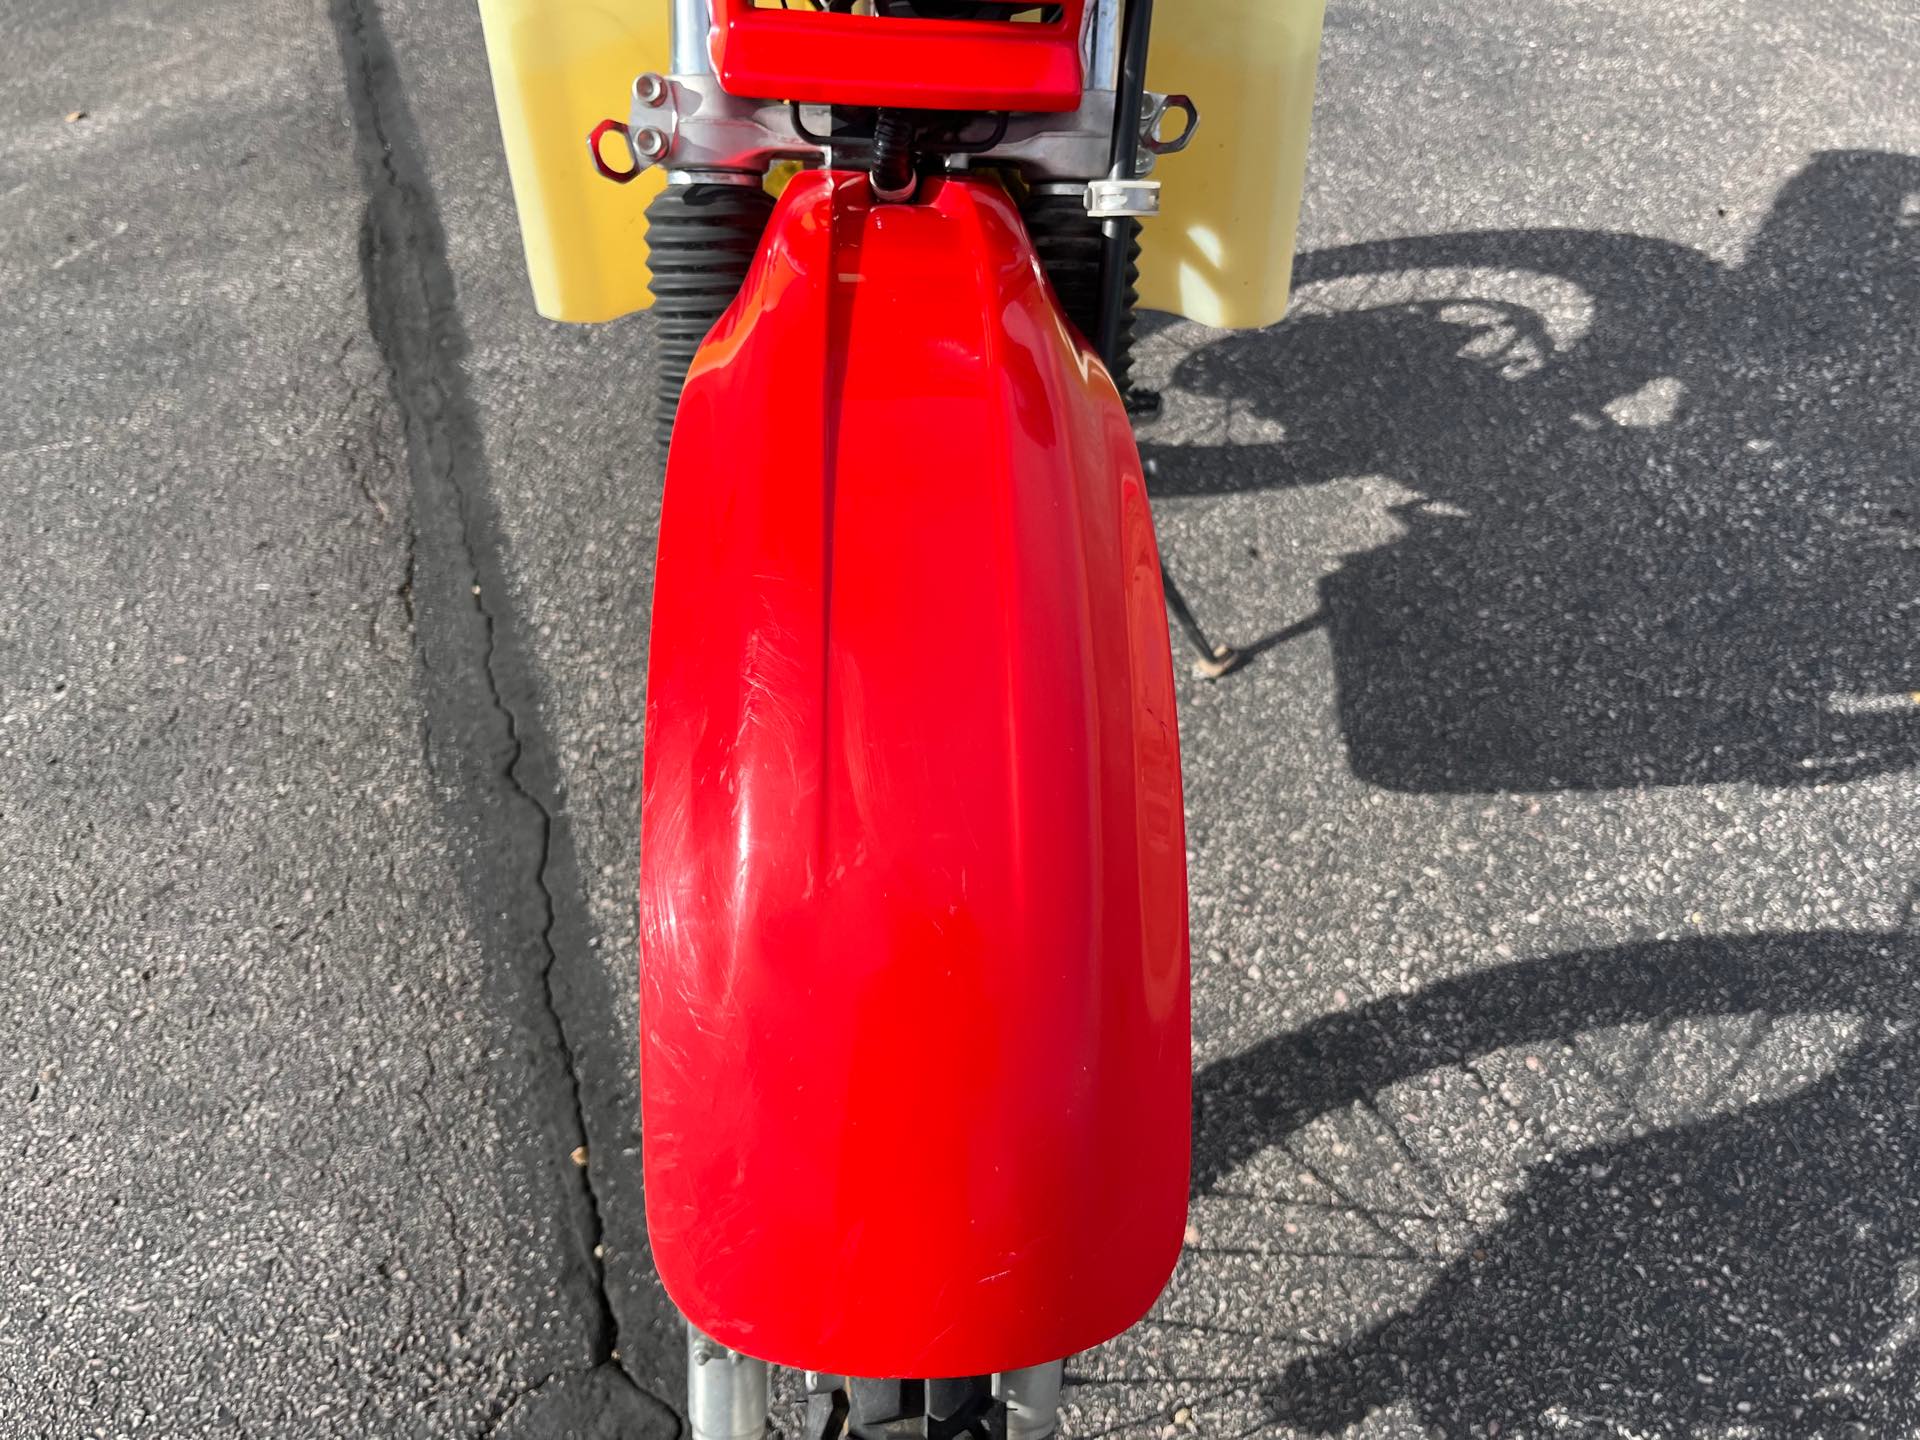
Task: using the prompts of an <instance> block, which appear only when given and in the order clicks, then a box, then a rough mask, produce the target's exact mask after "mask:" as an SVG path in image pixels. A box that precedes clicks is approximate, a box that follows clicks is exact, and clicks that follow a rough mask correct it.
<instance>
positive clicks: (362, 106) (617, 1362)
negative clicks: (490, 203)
mask: <svg viewBox="0 0 1920 1440" xmlns="http://www.w3.org/2000/svg"><path fill="white" fill-rule="evenodd" d="M331 12H332V19H333V23H334V27H335V30H336V32H337V34H338V39H339V44H340V50H341V56H342V61H343V65H344V67H345V72H346V89H347V95H348V99H349V102H350V104H351V109H352V118H353V128H354V134H355V148H356V151H357V158H358V162H359V167H360V171H361V178H362V182H363V185H364V187H365V190H366V194H367V209H366V219H365V224H364V227H363V230H362V237H361V254H360V260H361V270H362V282H363V286H364V289H365V297H366V303H367V312H368V328H369V330H370V332H371V334H372V338H373V341H374V343H375V345H376V347H377V348H378V351H379V354H380V356H381V358H382V361H383V362H384V365H385V368H386V371H387V376H388V381H389V387H390V390H391V393H392V397H393V401H394V403H395V405H396V407H397V409H398V411H399V419H400V423H401V429H402V434H403V437H404V444H403V451H404V456H405V461H406V464H407V467H408V470H409V472H410V475H411V479H412V486H413V491H414V503H413V507H412V513H411V514H410V515H409V517H408V524H407V533H406V536H405V542H406V578H405V580H404V582H403V583H402V585H401V587H400V589H401V598H402V599H403V601H404V603H405V605H406V609H407V616H408V620H409V623H410V625H411V626H412V628H413V630H414V634H415V651H416V654H417V655H418V657H419V662H420V664H421V666H422V668H423V671H425V672H426V674H427V675H428V677H429V680H430V682H431V683H430V690H431V688H432V685H435V684H437V685H439V686H441V687H451V688H454V689H457V688H458V687H460V686H461V685H463V684H471V683H472V682H477V687H476V689H475V692H474V693H472V694H471V695H470V696H468V697H467V699H468V700H469V702H470V703H467V704H465V705H462V704H460V703H458V701H457V699H456V700H454V701H451V702H449V704H450V709H451V712H452V717H453V720H454V721H455V723H453V724H451V725H446V726H445V728H447V729H449V730H451V731H452V732H453V733H451V734H449V735H447V736H444V737H441V736H439V735H438V734H437V732H438V731H439V730H440V729H441V728H442V725H437V724H436V723H435V719H434V717H433V715H432V714H431V713H429V714H427V715H425V716H423V721H422V736H423V745H424V747H425V748H426V749H427V751H428V766H429V774H431V775H435V776H436V779H441V780H444V781H445V783H448V784H452V783H455V777H451V776H447V777H442V776H439V775H438V773H437V768H436V767H435V766H434V765H433V761H432V750H433V746H434V741H435V739H436V738H443V739H444V742H445V743H446V744H447V745H448V746H449V749H450V751H453V750H455V748H456V747H459V748H464V749H465V750H466V751H467V752H468V753H467V754H465V755H464V756H462V757H461V759H462V762H463V763H462V764H461V765H460V766H458V767H450V768H458V769H460V770H462V771H465V770H466V768H467V763H468V762H471V761H472V760H473V759H474V758H475V757H476V756H477V755H480V754H483V753H484V754H488V755H490V756H491V758H493V759H494V761H495V764H494V765H493V766H492V767H491V769H490V770H488V771H487V772H486V774H485V781H484V782H483V783H490V788H491V789H492V790H493V791H494V793H493V794H492V795H480V796H472V797H468V798H469V799H470V801H471V803H472V805H473V809H474V811H475V812H476V815H477V818H476V823H477V824H479V825H481V826H483V827H485V828H486V830H488V831H490V832H492V833H490V834H489V835H487V837H486V838H487V840H488V841H490V842H491V844H492V846H493V847H494V848H495V849H496V850H497V851H498V852H500V854H501V855H503V856H504V857H505V859H506V861H511V862H514V863H511V864H509V863H501V864H499V866H498V869H499V870H500V871H503V872H507V873H505V874H502V875H500V876H499V877H498V879H499V883H500V884H501V885H502V887H503V890H505V891H507V892H510V893H502V894H499V895H493V894H488V895H487V896H486V903H487V904H488V905H489V906H493V905H494V904H496V902H497V903H498V904H499V906H500V907H501V908H508V909H511V908H513V907H516V906H517V907H518V910H519V913H520V914H521V915H522V916H524V917H525V918H526V920H527V922H528V923H527V928H528V930H529V931H531V932H533V933H532V935H531V941H532V944H533V945H534V946H536V947H537V950H536V951H535V954H536V956H537V961H538V978H539V986H538V997H539V999H540V1000H541V1001H543V1002H544V1008H545V1014H544V1016H543V1017H542V1019H543V1020H544V1021H545V1023H546V1027H547V1029H548V1031H549V1038H550V1039H551V1041H552V1044H553V1047H554V1052H555V1054H556V1056H557V1060H558V1064H559V1067H560V1071H561V1075H562V1076H563V1077H564V1088H565V1095H564V1103H563V1104H561V1105H558V1106H556V1108H555V1113H554V1118H553V1120H552V1121H551V1122H550V1123H551V1127H552V1129H553V1130H554V1132H555V1134H554V1139H555V1140H556V1141H557V1142H558V1146H559V1147H560V1149H561V1152H562V1153H566V1152H572V1154H573V1156H574V1163H572V1164H569V1165H567V1166H565V1167H564V1168H566V1169H570V1170H572V1171H574V1173H575V1175H576V1176H577V1185H578V1189H577V1191H576V1194H575V1197H574V1198H575V1203H576V1206H577V1214H576V1215H575V1217H574V1218H575V1231H576V1235H577V1237H578V1240H579V1250H580V1254H579V1255H578V1256H577V1257H576V1261H577V1264H578V1266H579V1269H580V1271H581V1272H582V1273H583V1274H584V1275H585V1277H586V1281H587V1284H586V1289H587V1291H588V1310H589V1313H588V1314H587V1315H586V1316H585V1317H584V1318H585V1321H586V1325H587V1332H588V1335H587V1338H588V1348H589V1357H588V1364H587V1366H586V1367H584V1369H583V1370H580V1371H572V1372H562V1374H560V1375H548V1376H545V1377H543V1378H541V1379H538V1380H536V1381H535V1382H533V1383H532V1384H531V1385H528V1386H523V1387H521V1388H520V1389H518V1390H516V1391H513V1392H510V1394H509V1395H508V1396H506V1397H497V1398H496V1399H495V1400H494V1401H493V1402H492V1404H491V1406H490V1410H491V1415H490V1420H489V1425H488V1429H489V1430H492V1429H494V1428H497V1427H498V1426H499V1425H501V1424H502V1423H503V1422H504V1421H505V1419H506V1417H507V1415H508V1413H510V1412H511V1411H512V1410H514V1409H515V1408H517V1407H518V1405H519V1404H520V1403H521V1402H522V1401H524V1400H525V1399H527V1398H529V1397H530V1396H531V1395H533V1394H535V1393H538V1392H539V1391H540V1390H541V1389H542V1388H543V1387H545V1386H546V1385H547V1384H548V1382H550V1381H552V1380H554V1379H558V1378H565V1377H566V1376H567V1375H572V1374H586V1375H591V1374H592V1373H593V1372H595V1371H601V1372H606V1373H607V1374H608V1375H610V1376H612V1377H614V1378H615V1380H616V1383H617V1384H618V1386H619V1387H620V1388H623V1389H630V1390H632V1391H635V1392H638V1394H639V1395H641V1396H644V1397H645V1398H646V1399H647V1400H649V1401H651V1402H653V1403H654V1404H656V1405H658V1406H660V1407H661V1408H662V1409H663V1410H664V1411H666V1413H667V1414H668V1415H671V1414H673V1409H672V1407H671V1406H670V1405H668V1404H667V1403H666V1402H665V1401H664V1400H663V1399H662V1398H661V1397H660V1396H658V1395H656V1394H654V1393H653V1392H652V1391H651V1390H650V1389H649V1388H648V1387H647V1386H645V1385H644V1384H642V1383H641V1382H640V1381H638V1380H637V1379H636V1378H635V1377H634V1375H633V1374H632V1373H631V1372H630V1371H629V1370H628V1369H627V1367H626V1363H625V1362H624V1360H623V1358H622V1353H621V1348H620V1331H619V1320H618V1317H617V1315H616V1312H615V1309H614V1305H613V1299H612V1296H611V1294H610V1292H609V1290H608V1286H607V1276H606V1267H605V1263H604V1260H603V1249H602V1244H603V1239H604V1236H605V1226H604V1223H603V1218H602V1214H601V1208H600V1197H599V1194H598V1193H597V1191H596V1189H595V1185H594V1178H593V1172H592V1168H591V1159H592V1155H591V1150H590V1148H589V1146H590V1135H589V1128H588V1123H587V1106H586V1097H585V1095H584V1093H583V1087H582V1083H581V1078H580V1067H579V1064H578V1059H577V1055H576V1050H575V1044H574V1037H573V1036H572V1035H571V1034H570V1032H569V1026H568V1024H567V1020H566V1014H565V1007H564V1006H563V1004H562V1000H561V996H560V993H559V988H558V976H559V972H560V969H561V966H560V947H559V946H558V945H557V944H556V941H555V927H556V923H557V918H558V913H559V906H558V904H557V903H556V894H555V879H554V871H555V864H556V856H555V847H556V828H557V826H558V824H559V823H560V822H558V821H557V819H556V816H557V812H558V809H559V801H558V786H557V783H556V781H555V776H556V773H557V770H556V766H555V764H554V762H553V759H552V757H551V756H550V755H549V754H547V753H546V751H545V747H543V746H542V745H541V744H540V743H539V738H538V721H537V715H536V714H535V707H536V704H537V701H536V697H535V695H534V693H533V684H532V679H531V676H530V674H528V673H526V672H527V671H528V669H529V667H527V666H525V665H524V664H523V663H521V661H520V658H519V657H518V656H517V655H513V654H507V655H504V656H503V650H508V649H509V642H508V641H507V640H506V639H505V637H504V635H503V632H510V630H511V616H510V614H509V613H507V611H506V610H505V608H504V607H506V606H507V604H508V600H507V586H506V580H505V570H504V565H503V564H502V562H501V557H500V555H499V551H498V543H497V537H496V536H495V535H494V534H493V533H492V530H493V526H492V514H491V508H490V507H491V503H492V502H491V498H490V496H489V495H488V494H487V493H486V483H485V460H484V454H483V451H482V448H481V444H480V439H479V435H478V426H477V423H476V422H475V419H474V417H473V414H472V407H471V404H470V402H469V400H468V398H467V395H466V391H465V377H464V374H463V373H462V370H461V358H462V357H463V356H464V354H465V352H466V348H467V345H466V336H465V330H464V326H463V324H462V322H461V319H460V316H459V313H458V308H457V301H456V292H455V284H454V279H453V275H452V271H451V268H450V266H449V263H448V261H447V258H446V245H445V236H444V233H443V231H442V228H441V224H440V219H439V213H438V207H437V204H436V202H435V199H434V197H433V194H432V189H431V185H430V184H429V182H428V181H427V178H426V171H425V164H424V156H423V155H422V153H421V147H420V143H419V139H418V135H417V132H416V130H415V128H414V124H413V121H412V118H411V113H410V110H409V106H408V103H407V99H406V96H405V94H404V91H403V89H402V85H401V81H400V76H399V74H398V71H397V68H396V65H395V62H394V57H393V52H392V48H391V45H390V42H389V40H388V38H387V35H386V32H385V28H384V25H383V23H382V20H381V16H380V13H379V7H378V5H377V3H376V0H332V5H331ZM356 478H357V477H356ZM363 483H364V482H363ZM376 504H377V502H376ZM436 522H437V523H436ZM429 566H432V567H436V568H438V567H445V569H446V570H448V571H450V572H451V573H450V574H443V575H440V576H439V577H438V579H437V582H425V583H423V580H422V571H423V570H424V569H425V568H427V567H429ZM437 652H438V653H437ZM447 652H452V653H451V654H450V655H449V654H448V653H447ZM448 661H451V662H452V663H446V662H448ZM436 662H440V663H436ZM503 670H504V671H505V675H504V677H503ZM455 672H458V673H455ZM442 698H444V697H442ZM434 704H435V698H434V697H433V696H432V695H430V698H429V704H428V707H427V708H428V711H429V712H431V711H432V709H433V708H434ZM445 719H446V716H445V715H444V714H443V716H442V722H443V725H444V722H445ZM526 852H530V853H526ZM442 1201H443V1203H444V1201H445V1197H444V1196H442ZM448 1218H449V1222H450V1223H451V1222H452V1214H451V1210H449V1216H448ZM461 1284H462V1290H463V1292H464V1289H465V1275H464V1265H463V1274H462V1276H461Z"/></svg>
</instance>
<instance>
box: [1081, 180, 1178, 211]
mask: <svg viewBox="0 0 1920 1440" xmlns="http://www.w3.org/2000/svg"><path fill="white" fill-rule="evenodd" d="M1086 201H1087V214H1089V215H1091V216H1092V217H1093V218H1094V219H1096V220H1126V219H1130V218H1135V217H1144V216H1147V215H1158V214H1159V213H1160V182H1159V181H1158V180H1093V181H1089V182H1088V184H1087V195H1086Z"/></svg>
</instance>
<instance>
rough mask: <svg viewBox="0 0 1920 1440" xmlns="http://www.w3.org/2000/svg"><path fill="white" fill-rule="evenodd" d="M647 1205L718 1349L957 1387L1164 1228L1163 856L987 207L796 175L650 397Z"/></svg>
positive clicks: (1127, 648) (1095, 529)
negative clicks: (653, 544)
mask: <svg viewBox="0 0 1920 1440" xmlns="http://www.w3.org/2000/svg"><path fill="white" fill-rule="evenodd" d="M642 830H643V834H642V851H641V853H642V864H641V892H640V894H641V1030H642V1080H643V1124H644V1136H645V1161H646V1183H647V1219H648V1228H649V1231H650V1232H651V1235H652V1240H653V1252H654V1259H655V1261H656V1263H657V1264H658V1266H659V1270H660V1274H661V1277H662V1278H663V1279H664V1280H665V1282H666V1286H667V1290H668V1292H669V1293H670V1294H671V1295H672V1296H673V1298H674V1300H675V1301H676V1302H677V1303H678V1304H679V1306H680V1308H681V1309H682V1310H684V1311H685V1312H686V1314H687V1316H688V1317H689V1318H690V1319H691V1320H692V1321H693V1322H694V1323H695V1324H696V1325H698V1326H699V1327H700V1328H701V1329H703V1330H705V1331H707V1332H708V1333H710V1334H711V1335H713V1336H714V1337H716V1338H717V1339H720V1340H722V1341H724V1342H726V1343H727V1344H728V1345H731V1346H733V1347H735V1348H737V1349H740V1350H743V1351H745V1352H747V1353H748V1354H750V1355H755V1356H758V1357H760V1358H763V1359H767V1360H772V1361H775V1362H777V1363H781V1364H785V1365H791V1366H796V1367H803V1368H807V1369H814V1370H822V1371H829V1372H833V1373H844V1374H853V1375H864V1376H876V1377H880V1376H945V1375H975V1374H982V1373H986V1372H990V1371H997V1370H1005V1369H1011V1368H1014V1367H1018V1366H1025V1365H1032V1364H1039V1363H1042V1362H1044V1361H1048V1360H1055V1359H1059V1358H1062V1357H1064V1356H1067V1355H1069V1354H1072V1353H1073V1352H1075V1351H1078V1350H1082V1349H1085V1348H1087V1347H1088V1346H1091V1345H1095V1344H1098V1343H1099V1342H1101V1341H1103V1340H1106V1339H1108V1338H1109V1337H1111V1336H1113V1335H1115V1334H1117V1333H1119V1332H1120V1331H1121V1330H1124V1329H1125V1328H1126V1327H1127V1326H1129V1325H1130V1324H1132V1323H1133V1322H1134V1321H1135V1320H1137V1319H1139V1318H1140V1316H1141V1315H1142V1314H1143V1313H1144V1312H1145V1311H1146V1310H1147V1308H1148V1307H1149V1306H1150V1305H1151V1304H1152V1303H1153V1300H1154V1298H1155V1296H1156V1295H1158V1293H1159V1291H1160V1289H1161V1287H1162V1285H1163V1284H1164V1283H1165V1281H1166V1278H1167V1276H1168V1274H1169V1273H1170V1272H1171V1270H1172V1267H1173V1264H1174V1261H1175V1259H1176V1258H1177V1256H1178V1253H1179V1250H1180V1244H1181V1237H1182V1234H1183V1231H1184V1228H1185V1217H1186V1202H1187V1164H1188V1141H1189V1103H1190V1102H1189V1088H1190V1066H1189V1056H1188V1010H1187V1006H1188V986H1187V893H1186V860H1185V848H1184V837H1183V826H1182V816H1181V802H1180V767H1179V748H1178V739H1177V736H1176V733H1175V726H1174V692H1173V681H1172V670H1171V664H1170V661H1169V657H1168V650H1167V626H1166V617H1165V611H1164V609H1163V608H1162V599H1161V592H1160V577H1159V559H1158V554H1157V551H1156V549H1155V545H1154V536H1153V525H1152V520H1151V518H1150V516H1149V514H1148V509H1147V497H1146V492H1145V489H1144V487H1143V485H1142V481H1141V472H1140V461H1139V457H1138V455H1137V453H1136V451H1135V448H1134V443H1133V437H1132V433H1131V431H1130V430H1129V428H1128V424H1127V419H1126V415H1125V414H1124V412H1123V410H1122V408H1121V405H1120V402H1119V399H1118V397H1117V396H1116V395H1115V393H1114V388H1113V385H1112V382H1111V381H1110V380H1109V379H1108V377H1107V375H1106V372H1105V371H1104V370H1103V369H1102V368H1101V367H1100V365H1099V363H1098V361H1097V360H1095V359H1094V358H1093V357H1092V355H1091V354H1090V352H1089V351H1088V350H1087V349H1086V347H1085V346H1084V344H1083V343H1082V342H1081V341H1080V340H1079V339H1078V337H1077V336H1075V335H1074V334H1073V333H1071V332H1070V330H1069V329H1068V327H1067V324H1066V322H1065V321H1064V320H1063V319H1062V317H1061V314H1060V310H1059V307H1058V306H1057V304H1056V303H1055V301H1054V299H1053V295H1052V292H1051V291H1050V290H1049V289H1048V288H1047V286H1046V283H1045V281H1044V280H1043V279H1042V276H1041V272H1040V270H1039V268H1038V265H1037V263H1036V261H1035V258H1034V254H1033V250H1032V247H1031V245H1030V244H1029V243H1028V241H1027V238H1026V235H1025V233H1024V232H1023V230H1022V229H1021V226H1020V222H1019V218H1018V215H1017V212H1016V211H1015V210H1014V208H1013V207H1012V205H1011V204H1010V203H1009V202H1008V200H1007V198H1006V196H1005V195H1004V194H1003V193H1002V192H1001V191H1000V190H998V189H997V188H995V187H994V186H992V185H990V184H987V183H983V182H979V181H971V180H959V179H956V180H945V181H934V182H931V183H930V184H929V185H928V186H927V187H926V191H925V194H924V197H923V202H922V203H920V204H916V205H874V204H873V203H872V201H871V198H870V192H869V190H868V187H867V182H866V180H865V178H864V177H863V176H857V175H848V174H840V173H833V172H821V173H810V174H803V175H801V176H799V177H797V178H796V179H795V180H794V181H793V182H792V184H791V185H790V186H789V187H788V188H787V191H786V193H785V195H784V196H783V197H782V199H781V202H780V205H779V207H778V209H777V211H776V212H775V215H774V217H773V221H772V224H771V227H770V229H769V232H768V235H767V238H766V241H765V243H764V244H763V246H762V248H761V253H760V258H759V260H758V262H757V263H756V265H755V268H754V270H753V273H752V274H751V275H750V277H749V278H748V280H747V283H746V286H745V289H744V291H743V293H742V295H741V297H740V299H739V301H738V302H737V303H736V304H735V305H734V307H733V308H732V310H731V311H730V312H729V313H728V314H727V316H726V317H725V318H723V319H722V320H721V322H720V323H719V325H718V326H716V327H715V329H714V332H713V334H712V335H711V336H710V337H709V338H708V340H707V342H706V345H705V346H704V348H703V349H702V350H701V352H700V354H699V357H698V358H697V359H696V360H695V362H694V365H693V372H692V375H691V377H690V378H689V380H688V382H687V387H686V392H685V397H684V399H683V400H682V402H681V406H680V415H679V422H678V428H677V430H676V432H675V435H674V439H673V446H672V455H671V459H670V462H669V465H668V473H667V489H666V501H665V509H664V513H663V516H662V520H661V535H660V555H659V564H658V571H657V583H656V590H655V597H654V613H653V640H652V663H651V670H650V674H649V679H648V692H647V734H646V765H645V794H644V801H643V825H642Z"/></svg>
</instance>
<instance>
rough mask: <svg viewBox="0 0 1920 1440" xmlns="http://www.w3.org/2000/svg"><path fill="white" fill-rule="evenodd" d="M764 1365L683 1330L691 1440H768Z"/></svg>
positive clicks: (690, 1328) (768, 1392)
mask: <svg viewBox="0 0 1920 1440" xmlns="http://www.w3.org/2000/svg"><path fill="white" fill-rule="evenodd" d="M770 1402H771V1387H770V1383H769V1379H768V1367H767V1362H766V1361H764V1360H754V1359H751V1358H749V1357H748V1356H745V1355H742V1354H741V1353H740V1352H739V1351H738V1350H729V1349H727V1347H726V1346H724V1345H722V1344H720V1343H719V1342H718V1341H716V1340H709V1339H708V1338H707V1337H706V1336H705V1335H702V1334H701V1333H700V1332H699V1331H698V1330H696V1329H694V1328H693V1326H691V1325H689V1326H687V1421H688V1424H689V1425H690V1426H691V1428H692V1430H693V1440H766V1436H767V1410H768V1406H769V1404H770Z"/></svg>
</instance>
